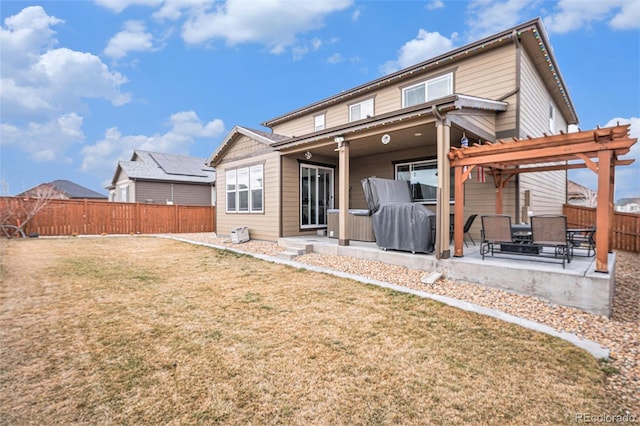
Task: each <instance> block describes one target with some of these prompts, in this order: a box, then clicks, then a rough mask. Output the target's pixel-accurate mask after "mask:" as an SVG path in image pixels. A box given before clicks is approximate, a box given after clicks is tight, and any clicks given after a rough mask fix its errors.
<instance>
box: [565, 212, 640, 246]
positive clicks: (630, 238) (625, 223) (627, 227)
mask: <svg viewBox="0 0 640 426" xmlns="http://www.w3.org/2000/svg"><path fill="white" fill-rule="evenodd" d="M563 213H564V214H565V215H566V216H567V226H569V227H570V228H588V227H591V226H595V224H596V209H595V207H582V206H572V205H569V204H565V205H564V206H563ZM611 247H612V248H613V249H614V250H624V251H630V252H633V253H640V215H639V214H635V213H621V212H614V215H613V223H612V235H611Z"/></svg>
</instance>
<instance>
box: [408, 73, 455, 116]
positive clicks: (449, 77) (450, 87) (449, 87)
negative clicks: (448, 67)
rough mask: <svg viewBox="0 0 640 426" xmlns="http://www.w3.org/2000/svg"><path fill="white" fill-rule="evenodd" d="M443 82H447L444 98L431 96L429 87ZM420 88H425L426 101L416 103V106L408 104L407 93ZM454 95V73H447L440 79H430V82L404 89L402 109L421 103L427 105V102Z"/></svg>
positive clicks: (426, 81)
mask: <svg viewBox="0 0 640 426" xmlns="http://www.w3.org/2000/svg"><path fill="white" fill-rule="evenodd" d="M442 81H445V82H446V83H447V93H446V94H445V95H443V96H438V97H435V95H431V94H430V93H429V87H430V86H433V85H435V84H438V83H441V82H442ZM419 87H423V88H424V100H423V101H422V102H416V103H415V104H408V103H407V96H406V94H407V92H408V91H410V90H412V89H416V88H419ZM452 94H453V73H452V72H450V73H447V74H444V75H440V76H438V77H434V78H430V79H428V80H425V81H421V82H420V83H416V84H412V85H411V86H407V87H403V88H402V108H407V107H410V106H414V105H418V104H421V103H425V102H429V101H432V100H434V99H438V98H441V97H444V96H449V95H452Z"/></svg>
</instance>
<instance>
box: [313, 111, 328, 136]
mask: <svg viewBox="0 0 640 426" xmlns="http://www.w3.org/2000/svg"><path fill="white" fill-rule="evenodd" d="M325 120H326V115H325V113H322V114H318V115H314V116H313V131H314V132H317V131H320V130H324V128H325Z"/></svg>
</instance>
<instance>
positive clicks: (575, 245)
mask: <svg viewBox="0 0 640 426" xmlns="http://www.w3.org/2000/svg"><path fill="white" fill-rule="evenodd" d="M595 233H596V228H585V229H569V230H568V234H569V235H568V237H569V244H570V246H571V256H573V255H574V254H575V249H586V250H587V257H591V256H592V255H593V256H595V254H596V241H595V238H594V236H595ZM592 253H593V254H592Z"/></svg>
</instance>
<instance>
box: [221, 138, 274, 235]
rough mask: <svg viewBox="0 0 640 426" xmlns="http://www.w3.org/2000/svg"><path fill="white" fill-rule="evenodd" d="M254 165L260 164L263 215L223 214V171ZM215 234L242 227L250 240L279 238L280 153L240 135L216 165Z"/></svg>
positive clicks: (225, 194)
mask: <svg viewBox="0 0 640 426" xmlns="http://www.w3.org/2000/svg"><path fill="white" fill-rule="evenodd" d="M255 164H263V165H264V169H263V171H264V184H263V191H264V206H263V208H264V212H263V213H227V191H226V188H227V185H226V171H227V170H229V169H237V168H240V167H247V166H251V165H255ZM216 188H217V191H216V192H217V203H216V206H217V207H216V231H217V233H218V234H220V235H223V236H229V235H230V233H231V230H232V229H233V228H236V227H240V226H246V227H248V228H249V235H250V237H251V238H252V239H256V240H265V241H277V240H278V237H279V236H280V213H279V212H280V154H279V153H278V152H276V151H273V149H272V148H270V147H269V146H267V145H265V144H263V143H261V142H257V141H255V140H253V139H251V138H249V137H246V136H244V135H243V136H241V137H239V138H238V140H236V141H235V142H234V143H233V144H232V146H231V147H230V148H229V149H228V150H227V152H226V153H225V155H224V157H223V158H222V159H221V161H220V162H219V163H218V164H216Z"/></svg>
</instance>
